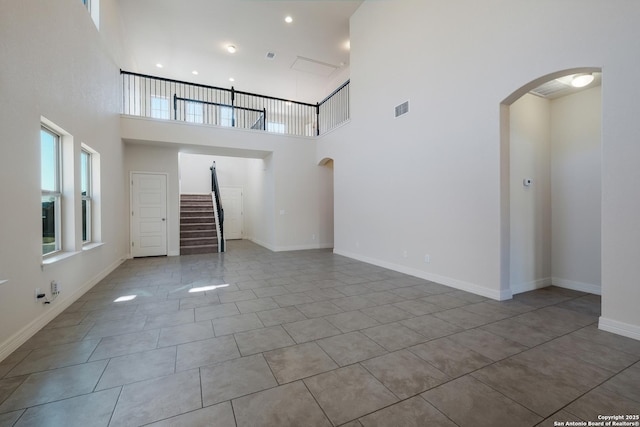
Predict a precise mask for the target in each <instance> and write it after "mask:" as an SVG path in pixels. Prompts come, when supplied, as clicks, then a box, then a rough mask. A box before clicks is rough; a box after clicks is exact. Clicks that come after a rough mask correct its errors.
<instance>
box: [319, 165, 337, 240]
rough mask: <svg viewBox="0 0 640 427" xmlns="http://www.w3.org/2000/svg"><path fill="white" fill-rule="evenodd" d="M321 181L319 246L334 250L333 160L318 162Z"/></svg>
mask: <svg viewBox="0 0 640 427" xmlns="http://www.w3.org/2000/svg"><path fill="white" fill-rule="evenodd" d="M318 166H320V179H319V181H318V182H319V188H318V197H319V198H320V201H319V202H320V203H319V206H320V224H324V226H322V227H320V230H319V234H320V235H319V236H318V239H319V240H318V245H319V246H320V247H323V248H333V244H334V242H335V240H334V194H333V188H334V185H333V179H334V178H333V159H332V158H329V157H325V158H323V159H322V160H320V161H319V162H318Z"/></svg>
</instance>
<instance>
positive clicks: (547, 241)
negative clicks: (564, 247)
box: [509, 94, 555, 293]
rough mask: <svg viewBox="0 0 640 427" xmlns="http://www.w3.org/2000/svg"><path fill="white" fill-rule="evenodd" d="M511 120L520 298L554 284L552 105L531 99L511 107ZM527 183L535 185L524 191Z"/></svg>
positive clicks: (514, 266) (514, 261)
mask: <svg viewBox="0 0 640 427" xmlns="http://www.w3.org/2000/svg"><path fill="white" fill-rule="evenodd" d="M510 116H511V120H510V126H509V129H510V138H509V141H510V150H509V153H510V159H511V166H510V171H511V172H510V173H511V178H510V187H511V190H510V204H511V207H510V212H511V235H510V237H511V245H510V249H511V256H510V262H511V265H510V283H511V291H512V292H514V293H518V292H524V291H529V290H532V289H535V288H539V287H543V286H548V285H550V284H551V210H552V208H551V145H550V139H551V115H550V106H549V101H547V100H546V99H543V98H540V97H537V96H534V95H529V94H527V95H525V96H523V97H522V98H520V99H519V100H517V101H516V102H515V103H513V104H512V105H511V111H510ZM524 179H531V180H532V184H531V185H530V186H528V187H526V186H524V185H523V180H524ZM554 184H555V182H554Z"/></svg>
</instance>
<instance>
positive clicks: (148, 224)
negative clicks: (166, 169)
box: [131, 172, 167, 257]
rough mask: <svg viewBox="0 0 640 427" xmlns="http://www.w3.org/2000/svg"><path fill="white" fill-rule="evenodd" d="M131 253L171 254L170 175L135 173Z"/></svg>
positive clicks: (132, 183)
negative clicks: (169, 248)
mask: <svg viewBox="0 0 640 427" xmlns="http://www.w3.org/2000/svg"><path fill="white" fill-rule="evenodd" d="M131 255H133V256H134V257H145V256H159V255H167V176H166V175H164V174H147V173H137V172H135V173H132V174H131Z"/></svg>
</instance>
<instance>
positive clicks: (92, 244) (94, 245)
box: [82, 242, 104, 252]
mask: <svg viewBox="0 0 640 427" xmlns="http://www.w3.org/2000/svg"><path fill="white" fill-rule="evenodd" d="M100 246H104V242H88V243H85V244H84V245H82V250H83V251H85V252H89V251H90V250H93V249H95V248H99V247H100Z"/></svg>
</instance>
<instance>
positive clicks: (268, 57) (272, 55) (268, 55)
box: [267, 52, 276, 59]
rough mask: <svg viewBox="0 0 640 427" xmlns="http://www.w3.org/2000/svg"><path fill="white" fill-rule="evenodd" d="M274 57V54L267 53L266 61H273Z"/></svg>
mask: <svg viewBox="0 0 640 427" xmlns="http://www.w3.org/2000/svg"><path fill="white" fill-rule="evenodd" d="M275 57H276V54H275V52H267V59H273V58H275Z"/></svg>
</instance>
